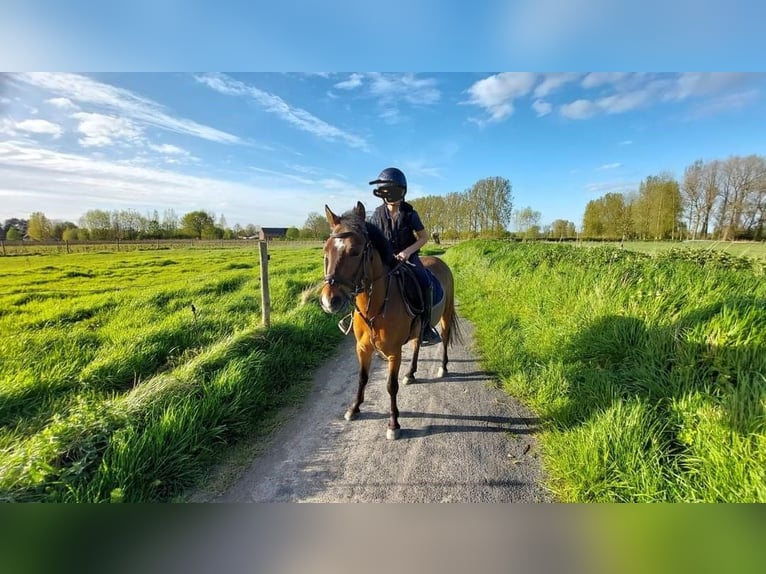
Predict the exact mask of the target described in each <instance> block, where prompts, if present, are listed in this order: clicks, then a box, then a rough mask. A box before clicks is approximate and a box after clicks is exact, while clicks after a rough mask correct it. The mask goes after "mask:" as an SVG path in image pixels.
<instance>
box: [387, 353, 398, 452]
mask: <svg viewBox="0 0 766 574" xmlns="http://www.w3.org/2000/svg"><path fill="white" fill-rule="evenodd" d="M401 364H402V350H401V348H400V349H399V351H398V352H397V353H394V354H393V355H389V357H388V385H387V389H388V396H389V397H390V398H391V408H390V409H389V418H388V429H387V430H386V438H387V439H389V440H394V439H397V438H399V428H400V427H399V409H398V408H397V406H396V394H397V393H398V392H399V367H400V366H401Z"/></svg>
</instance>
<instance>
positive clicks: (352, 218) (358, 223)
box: [340, 210, 396, 267]
mask: <svg viewBox="0 0 766 574" xmlns="http://www.w3.org/2000/svg"><path fill="white" fill-rule="evenodd" d="M340 221H341V225H343V226H344V227H345V228H346V229H348V230H349V231H353V232H354V233H358V234H359V235H362V236H363V237H367V238H368V239H369V240H370V243H372V246H373V247H374V248H375V249H376V251H377V252H378V253H379V254H380V257H381V259H382V260H383V263H384V264H385V265H388V266H389V267H393V266H394V265H395V264H396V261H395V259H394V252H393V250H392V249H391V244H390V243H389V241H388V239H386V236H385V235H383V232H382V231H381V230H380V228H379V227H378V226H377V225H375V224H374V223H371V222H369V221H366V220H365V219H364V218H362V217H360V216H359V214H358V213H356V212H355V211H354V210H349V211H347V212H346V213H344V214H343V215H341V217H340Z"/></svg>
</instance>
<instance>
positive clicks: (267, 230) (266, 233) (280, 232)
mask: <svg viewBox="0 0 766 574" xmlns="http://www.w3.org/2000/svg"><path fill="white" fill-rule="evenodd" d="M285 236H287V227H261V230H260V231H259V232H258V239H260V240H261V241H271V240H272V239H284V238H285Z"/></svg>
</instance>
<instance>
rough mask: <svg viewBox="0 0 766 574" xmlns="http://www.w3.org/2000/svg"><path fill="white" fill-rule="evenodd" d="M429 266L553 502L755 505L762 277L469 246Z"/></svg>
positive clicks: (629, 258) (737, 263)
mask: <svg viewBox="0 0 766 574" xmlns="http://www.w3.org/2000/svg"><path fill="white" fill-rule="evenodd" d="M445 259H446V260H447V261H448V262H449V263H450V264H451V265H452V267H453V269H454V270H455V271H456V276H457V296H458V298H459V300H460V302H461V307H460V311H461V312H462V313H463V314H464V315H466V316H467V317H469V318H470V319H472V320H473V321H474V322H475V324H476V337H477V339H478V343H479V346H480V349H481V354H482V356H483V360H484V362H485V364H486V366H487V367H488V368H489V369H491V370H492V371H494V372H495V373H496V374H497V376H498V378H499V380H500V381H502V385H503V387H504V389H505V390H506V391H507V392H509V393H510V394H512V395H515V396H517V397H520V398H522V399H523V400H525V401H526V402H527V403H528V404H530V405H531V406H532V408H533V409H534V410H535V411H537V413H538V414H539V415H540V416H541V417H542V418H543V419H544V421H545V428H546V430H545V432H544V435H543V437H542V442H543V449H544V460H545V467H546V470H547V473H548V476H549V484H550V487H551V488H552V490H553V491H554V493H555V494H556V495H557V496H558V497H559V499H560V500H563V501H588V502H602V501H631V502H648V501H652V502H657V501H707V502H722V501H731V502H755V501H757V502H766V378H765V376H766V279H765V278H764V264H763V262H759V261H756V260H753V259H741V258H737V257H734V256H732V255H730V254H727V253H725V252H721V251H716V250H714V251H707V250H700V249H672V250H668V251H666V252H664V253H658V254H655V255H647V254H643V253H637V252H633V251H630V250H627V249H626V250H620V249H615V248H610V247H594V248H592V249H581V248H578V247H575V246H572V245H550V244H549V245H542V244H540V245H535V244H526V245H518V244H509V243H504V242H492V241H475V242H469V243H463V244H460V245H458V246H456V247H453V248H451V249H450V250H448V251H447V253H446V254H445Z"/></svg>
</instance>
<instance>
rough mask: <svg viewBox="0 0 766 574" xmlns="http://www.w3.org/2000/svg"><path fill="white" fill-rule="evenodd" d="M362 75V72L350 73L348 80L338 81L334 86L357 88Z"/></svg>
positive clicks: (342, 88) (347, 88)
mask: <svg viewBox="0 0 766 574" xmlns="http://www.w3.org/2000/svg"><path fill="white" fill-rule="evenodd" d="M363 77H364V76H363V75H362V74H351V75H350V76H349V78H348V80H343V81H342V82H338V83H337V84H335V87H336V88H338V89H339V90H353V89H354V88H358V87H359V86H361V85H362V78H363Z"/></svg>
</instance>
